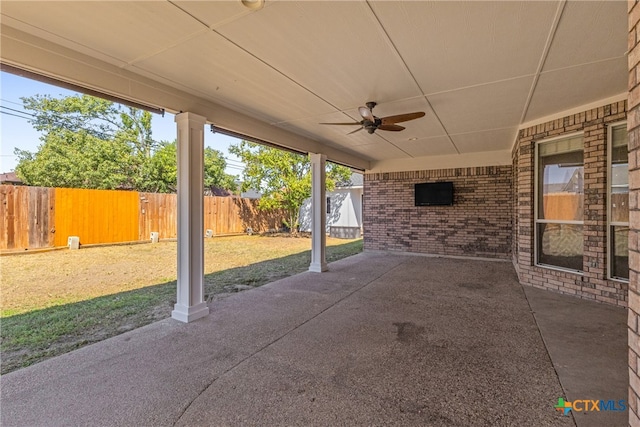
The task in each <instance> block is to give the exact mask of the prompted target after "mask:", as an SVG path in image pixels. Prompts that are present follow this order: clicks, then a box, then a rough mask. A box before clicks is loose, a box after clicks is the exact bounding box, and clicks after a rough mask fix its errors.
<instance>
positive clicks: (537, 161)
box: [532, 131, 584, 276]
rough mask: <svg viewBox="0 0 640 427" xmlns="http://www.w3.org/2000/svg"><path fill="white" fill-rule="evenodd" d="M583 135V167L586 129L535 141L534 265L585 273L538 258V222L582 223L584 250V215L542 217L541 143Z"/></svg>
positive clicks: (580, 273) (579, 273) (578, 273)
mask: <svg viewBox="0 0 640 427" xmlns="http://www.w3.org/2000/svg"><path fill="white" fill-rule="evenodd" d="M578 136H580V137H582V155H583V167H584V131H579V132H572V133H567V134H564V135H559V136H554V137H551V138H544V139H540V140H537V141H535V150H534V163H533V169H534V171H533V172H534V174H533V233H532V238H533V265H534V266H536V267H541V268H546V269H549V270H557V271H564V272H569V273H573V274H577V275H580V276H582V275H584V270H575V269H573V268H566V267H560V266H557V265H552V264H544V263H541V262H540V261H539V259H538V257H539V251H538V233H539V231H538V224H569V225H582V226H583V235H582V246H583V250H584V217H583V219H582V221H576V220H547V219H540V218H539V216H540V209H539V208H540V205H539V203H540V202H541V201H540V188H539V187H540V145H542V144H546V143H550V142H554V141H561V140H563V139H571V138H575V137H578ZM582 256H583V258H582V259H583V267H582V268H583V269H584V253H583V255H582Z"/></svg>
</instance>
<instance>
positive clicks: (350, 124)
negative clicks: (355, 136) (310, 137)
mask: <svg viewBox="0 0 640 427" xmlns="http://www.w3.org/2000/svg"><path fill="white" fill-rule="evenodd" d="M318 124H319V125H337V126H354V125H358V126H362V123H360V122H353V123H318Z"/></svg>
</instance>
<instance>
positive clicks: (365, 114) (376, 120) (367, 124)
mask: <svg viewBox="0 0 640 427" xmlns="http://www.w3.org/2000/svg"><path fill="white" fill-rule="evenodd" d="M366 105H367V106H366V107H358V112H359V113H360V115H361V116H362V120H360V121H359V122H351V123H320V124H321V125H338V126H356V125H357V126H360V128H359V129H356V130H354V131H353V132H349V133H348V134H347V135H351V134H352V133H356V132H359V131H361V130H362V129H366V130H367V132H369V133H374V132H375V131H376V130H377V129H380V130H388V131H391V132H399V131H401V130H404V129H405V128H404V127H403V126H400V125H397V124H396V123H402V122H408V121H409V120H414V119H419V118H420V117H424V115H425V113H424V112H423V111H417V112H415V113H406V114H398V115H396V116H387V117H376V116H374V115H373V107H375V106H376V105H377V103H375V102H373V101H371V102H367V104H366Z"/></svg>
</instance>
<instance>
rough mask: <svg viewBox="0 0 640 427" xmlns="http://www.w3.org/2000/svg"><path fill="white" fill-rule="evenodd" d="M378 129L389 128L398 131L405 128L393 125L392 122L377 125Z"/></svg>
mask: <svg viewBox="0 0 640 427" xmlns="http://www.w3.org/2000/svg"><path fill="white" fill-rule="evenodd" d="M378 129H380V130H390V131H391V132H399V131H401V130H404V129H405V128H404V127H402V126H399V125H394V124H389V125H384V124H383V125H380V126H378Z"/></svg>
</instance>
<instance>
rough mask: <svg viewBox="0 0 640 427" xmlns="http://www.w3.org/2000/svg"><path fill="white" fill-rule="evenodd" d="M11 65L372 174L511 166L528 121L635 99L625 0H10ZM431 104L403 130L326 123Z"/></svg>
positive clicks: (6, 32)
mask: <svg viewBox="0 0 640 427" xmlns="http://www.w3.org/2000/svg"><path fill="white" fill-rule="evenodd" d="M0 13H1V22H2V29H1V32H2V40H1V41H2V51H1V53H0V59H1V60H2V62H3V63H5V64H8V65H13V66H16V67H19V68H22V69H25V70H29V71H33V72H36V73H40V74H43V75H46V76H49V77H53V78H57V79H61V80H63V81H67V82H71V83H75V84H79V85H82V86H85V87H89V88H92V89H97V90H101V91H103V92H106V93H110V94H113V95H117V96H121V97H124V98H126V99H131V100H136V101H140V102H143V103H147V104H152V105H156V106H159V107H163V108H166V109H167V110H168V111H171V112H178V111H192V112H196V113H198V114H203V115H205V116H206V117H207V119H208V120H209V121H211V122H212V123H214V124H216V125H218V126H221V127H223V128H226V129H228V130H232V131H235V132H240V133H244V134H248V135H250V136H254V137H257V138H261V139H264V140H266V141H270V142H274V143H278V144H282V145H284V146H287V147H290V148H295V149H298V150H302V151H322V152H325V153H327V154H328V155H329V158H330V159H333V160H337V161H340V162H343V163H346V164H349V165H352V166H355V167H359V168H366V169H370V170H398V169H415V168H418V166H420V168H423V169H424V167H425V166H428V165H432V164H433V165H439V166H448V165H464V164H466V163H469V162H475V163H479V164H482V163H484V164H504V163H509V162H510V158H511V157H510V150H511V147H512V144H513V142H514V140H515V136H516V133H517V130H518V128H519V127H520V126H522V125H523V124H525V123H526V124H531V123H533V122H535V121H538V120H540V119H542V118H548V117H550V116H553V115H554V114H558V113H560V112H563V111H567V110H571V109H572V108H576V107H579V106H583V105H586V104H589V103H593V102H596V101H599V100H602V99H607V98H617V99H625V98H626V91H627V58H626V50H627V41H626V40H627V3H626V2H623V1H615V2H608V1H605V2H577V1H576V2H573V1H570V2H565V1H549V2H544V1H541V2H475V1H474V2H420V1H411V2H383V1H368V2H365V1H340V2H324V1H317V2H315V1H296V2H293V1H276V0H267V1H266V4H265V6H264V7H263V8H262V9H260V10H257V11H252V10H250V9H248V8H246V7H244V6H243V5H242V4H241V2H240V1H239V0H237V1H212V2H205V1H140V2H120V1H109V2H101V1H100V2H98V1H77V2H56V1H46V2H23V1H3V2H2V3H1V4H0ZM367 101H376V102H378V106H377V107H376V108H375V110H374V113H375V114H376V115H377V116H380V117H381V116H386V115H394V114H400V113H405V112H412V111H425V112H426V113H427V114H426V117H424V118H422V119H418V120H414V121H410V122H406V123H403V124H402V125H403V126H406V128H407V129H406V130H405V131H402V132H397V133H396V132H384V131H377V132H376V133H375V134H372V135H370V134H368V133H366V132H364V131H362V132H358V133H355V134H352V135H347V133H348V132H350V131H351V130H354V129H356V128H355V127H354V128H350V127H344V126H322V125H319V124H318V123H320V122H335V121H354V120H359V119H360V118H359V115H358V111H357V107H358V106H360V105H363V104H364V103H365V102H367Z"/></svg>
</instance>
